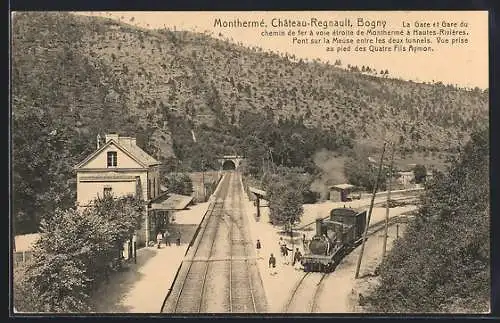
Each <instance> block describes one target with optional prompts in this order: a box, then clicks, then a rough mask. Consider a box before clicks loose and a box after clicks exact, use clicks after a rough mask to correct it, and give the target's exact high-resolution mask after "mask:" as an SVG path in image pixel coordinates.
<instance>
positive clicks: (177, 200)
mask: <svg viewBox="0 0 500 323" xmlns="http://www.w3.org/2000/svg"><path fill="white" fill-rule="evenodd" d="M193 198H194V196H187V195H180V194H163V195H160V196H158V197H157V198H156V199H155V200H153V201H152V202H151V209H153V210H164V211H169V210H184V209H185V208H186V207H187V206H188V205H189V203H191V201H193Z"/></svg>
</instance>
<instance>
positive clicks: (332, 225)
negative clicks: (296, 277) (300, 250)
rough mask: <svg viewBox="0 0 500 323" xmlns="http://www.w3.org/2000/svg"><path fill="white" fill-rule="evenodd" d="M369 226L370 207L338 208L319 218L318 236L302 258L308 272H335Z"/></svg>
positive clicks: (317, 222) (359, 241) (312, 240)
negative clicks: (367, 221)
mask: <svg viewBox="0 0 500 323" xmlns="http://www.w3.org/2000/svg"><path fill="white" fill-rule="evenodd" d="M365 227H366V210H365V211H362V212H358V211H356V210H354V209H351V208H336V209H333V210H331V211H330V216H329V217H328V218H327V219H317V220H316V235H315V236H314V237H313V238H312V239H311V241H310V242H309V245H308V247H307V248H306V251H305V254H304V256H303V257H302V260H301V263H302V265H303V266H304V271H306V272H309V271H314V272H331V271H333V270H334V269H335V266H336V265H337V264H338V263H339V261H340V260H341V259H342V258H343V257H344V256H345V255H346V254H347V253H349V252H350V251H351V250H352V249H353V248H354V247H356V246H357V245H359V244H360V243H361V241H362V237H363V232H364V230H365Z"/></svg>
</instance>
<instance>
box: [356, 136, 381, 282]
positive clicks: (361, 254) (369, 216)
mask: <svg viewBox="0 0 500 323" xmlns="http://www.w3.org/2000/svg"><path fill="white" fill-rule="evenodd" d="M386 146H387V142H384V147H383V148H382V154H381V156H380V165H379V169H378V174H377V179H376V181H375V185H374V187H373V194H372V199H371V202H370V209H369V210H368V219H367V221H366V226H365V232H364V233H363V243H362V245H361V252H360V254H359V257H358V264H357V265H356V275H355V276H354V278H358V277H359V268H360V267H361V259H362V258H363V252H364V251H365V242H366V235H367V233H368V227H369V226H370V218H371V216H372V210H373V204H374V202H375V194H376V193H377V189H378V181H379V179H380V174H381V173H382V164H383V162H384V153H385V147H386Z"/></svg>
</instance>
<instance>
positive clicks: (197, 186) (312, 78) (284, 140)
mask: <svg viewBox="0 0 500 323" xmlns="http://www.w3.org/2000/svg"><path fill="white" fill-rule="evenodd" d="M488 23H489V22H488V12H487V11H220V12H218V11H123V12H122V11H105V12H83V11H74V12H69V11H68V12H62V11H61V12H58V11H14V12H11V16H10V25H9V26H10V87H11V93H10V113H11V115H10V119H11V120H10V145H11V146H10V147H11V152H10V153H11V163H10V173H11V187H10V189H11V200H10V219H11V228H10V229H11V230H10V234H11V235H10V279H11V290H10V295H12V297H11V301H12V302H11V305H10V310H11V313H12V314H11V315H13V316H23V315H30V314H41V315H44V314H46V315H51V314H55V313H59V314H60V313H65V314H72V315H78V314H80V315H81V314H90V313H98V314H107V313H114V314H125V315H131V314H157V315H160V316H165V317H169V316H171V317H176V316H179V315H184V314H187V313H192V314H208V313H217V314H220V315H230V314H259V315H260V316H264V317H265V316H266V315H269V316H271V315H272V314H279V315H285V314H292V315H297V314H300V315H304V314H315V313H316V314H317V313H321V314H324V315H328V314H332V315H333V314H347V313H348V314H358V315H370V314H380V313H382V314H399V315H402V316H408V315H417V314H426V315H436V314H489V313H490V312H491V299H490V297H491V277H490V276H491V269H490V268H491V264H490V261H491V259H490V254H491V253H490V244H491V242H490V232H491V228H490V180H489V178H490V165H489V158H490V153H489V151H490V142H489V130H490V129H489V79H488V76H489V70H488V69H489V64H488V44H489V39H488V36H489V35H488Z"/></svg>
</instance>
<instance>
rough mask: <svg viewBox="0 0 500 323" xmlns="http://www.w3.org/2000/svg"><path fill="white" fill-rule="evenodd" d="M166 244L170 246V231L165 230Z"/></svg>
mask: <svg viewBox="0 0 500 323" xmlns="http://www.w3.org/2000/svg"><path fill="white" fill-rule="evenodd" d="M165 246H170V233H169V232H168V230H165Z"/></svg>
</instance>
